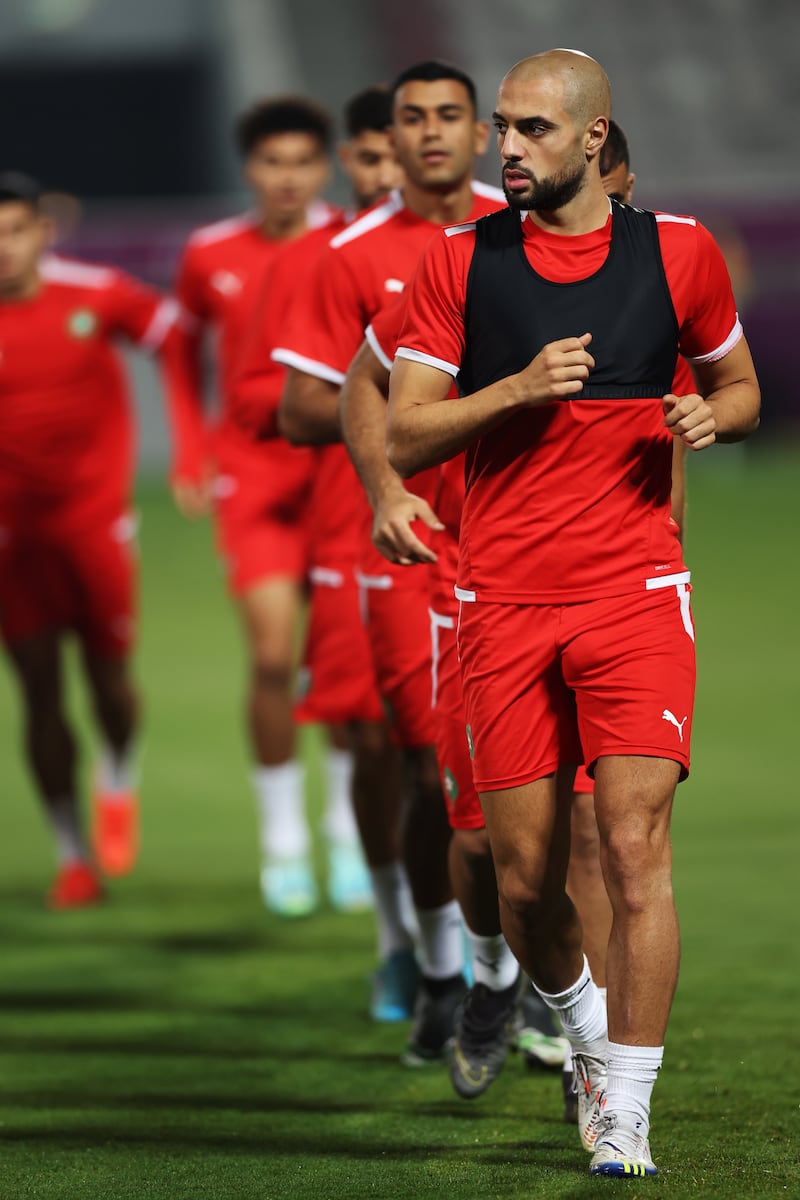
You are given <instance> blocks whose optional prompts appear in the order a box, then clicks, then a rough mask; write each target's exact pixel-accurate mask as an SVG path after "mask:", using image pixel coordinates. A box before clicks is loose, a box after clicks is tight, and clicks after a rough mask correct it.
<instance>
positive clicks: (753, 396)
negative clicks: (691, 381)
mask: <svg viewBox="0 0 800 1200" xmlns="http://www.w3.org/2000/svg"><path fill="white" fill-rule="evenodd" d="M706 400H707V402H708V404H709V405H710V407H711V409H712V411H713V413H714V420H715V421H716V430H715V436H716V440H717V441H718V442H741V441H743V440H744V438H746V437H749V435H750V434H751V433H754V432H755V430H756V429H758V425H759V420H760V417H759V412H760V409H761V393H760V391H759V389H758V387H757V386H756V385H755V384H754V383H752V382H751V381H749V380H742V381H741V382H739V383H731V384H728V385H727V386H726V387H723V388H720V389H719V391H717V392H712V393H711V395H709V396H706Z"/></svg>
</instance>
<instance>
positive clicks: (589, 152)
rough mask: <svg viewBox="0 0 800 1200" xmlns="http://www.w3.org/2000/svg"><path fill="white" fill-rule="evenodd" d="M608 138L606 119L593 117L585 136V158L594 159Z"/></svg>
mask: <svg viewBox="0 0 800 1200" xmlns="http://www.w3.org/2000/svg"><path fill="white" fill-rule="evenodd" d="M607 137H608V117H595V118H594V120H593V121H592V123H591V124H590V125H589V127H588V129H587V134H586V157H587V158H588V159H592V158H596V157H597V156H598V155H599V153H600V151H601V150H602V148H603V143H604V142H605V140H606V138H607Z"/></svg>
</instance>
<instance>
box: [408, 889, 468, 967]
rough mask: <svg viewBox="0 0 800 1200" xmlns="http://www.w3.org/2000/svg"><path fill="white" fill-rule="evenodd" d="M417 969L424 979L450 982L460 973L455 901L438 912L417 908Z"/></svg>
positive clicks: (460, 941)
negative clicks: (448, 980) (449, 980)
mask: <svg viewBox="0 0 800 1200" xmlns="http://www.w3.org/2000/svg"><path fill="white" fill-rule="evenodd" d="M416 913H417V923H418V924H419V965H420V970H421V971H422V974H423V975H426V976H427V977H428V979H450V978H451V977H452V976H453V975H458V974H459V973H460V972H461V971H463V969H464V938H463V936H462V930H463V926H462V918H461V908H460V906H459V903H458V901H457V900H451V901H450V902H449V903H448V904H443V905H442V906H441V908H418V909H417V910H416Z"/></svg>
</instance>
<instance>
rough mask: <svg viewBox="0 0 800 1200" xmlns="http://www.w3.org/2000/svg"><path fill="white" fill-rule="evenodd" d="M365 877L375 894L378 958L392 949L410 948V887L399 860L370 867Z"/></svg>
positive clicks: (412, 945)
mask: <svg viewBox="0 0 800 1200" xmlns="http://www.w3.org/2000/svg"><path fill="white" fill-rule="evenodd" d="M369 877H370V879H371V881H372V894H373V896H374V897H375V924H376V925H377V927H378V957H379V958H380V959H381V961H382V960H383V959H384V958H388V957H389V955H390V954H394V953H395V951H396V950H411V949H413V947H414V935H413V932H412V922H411V914H412V912H413V908H412V904H411V889H410V888H409V886H408V877H407V876H406V869H405V867H404V866H403V864H402V863H401V862H393V863H388V864H387V865H386V866H385V867H370V868H369Z"/></svg>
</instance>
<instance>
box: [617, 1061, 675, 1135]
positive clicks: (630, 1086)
mask: <svg viewBox="0 0 800 1200" xmlns="http://www.w3.org/2000/svg"><path fill="white" fill-rule="evenodd" d="M663 1060H664V1047H663V1046H622V1045H620V1043H619V1042H609V1043H608V1086H607V1088H606V1112H609V1113H612V1112H613V1113H618V1112H626V1113H631V1114H632V1115H633V1117H634V1118H635V1120H636V1121H637V1122H641V1126H640V1127H639V1128H638V1129H637V1132H638V1133H639V1134H640V1135H641V1136H642V1137H647V1134H648V1130H649V1128H650V1097H651V1095H652V1093H653V1085H654V1083H655V1081H656V1077H657V1075H658V1072H659V1070H660V1068H661V1063H662V1062H663Z"/></svg>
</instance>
